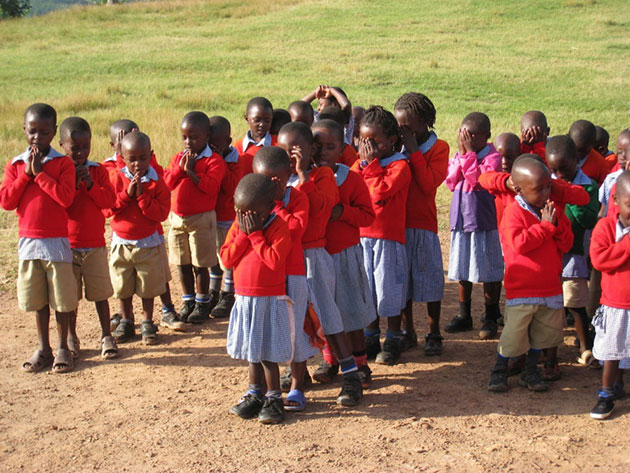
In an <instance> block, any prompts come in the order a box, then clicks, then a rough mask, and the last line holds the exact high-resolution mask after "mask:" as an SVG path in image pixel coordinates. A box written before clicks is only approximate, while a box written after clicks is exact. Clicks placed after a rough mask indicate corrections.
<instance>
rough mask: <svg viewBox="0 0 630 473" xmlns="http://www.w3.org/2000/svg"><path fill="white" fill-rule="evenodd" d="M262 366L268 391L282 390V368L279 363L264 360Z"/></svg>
mask: <svg viewBox="0 0 630 473" xmlns="http://www.w3.org/2000/svg"><path fill="white" fill-rule="evenodd" d="M262 368H263V371H264V373H265V381H266V383H267V391H280V370H279V369H278V363H273V362H271V361H263V362H262Z"/></svg>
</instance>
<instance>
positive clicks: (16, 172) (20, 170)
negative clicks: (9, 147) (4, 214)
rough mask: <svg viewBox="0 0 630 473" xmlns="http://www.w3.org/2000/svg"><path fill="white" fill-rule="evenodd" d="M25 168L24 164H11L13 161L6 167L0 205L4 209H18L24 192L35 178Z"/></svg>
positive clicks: (1, 186)
mask: <svg viewBox="0 0 630 473" xmlns="http://www.w3.org/2000/svg"><path fill="white" fill-rule="evenodd" d="M24 169H25V167H23V166H19V165H14V164H11V161H9V162H8V163H7V165H6V167H5V168H4V178H3V179H2V185H0V205H1V206H2V208H3V209H4V210H15V209H17V206H18V204H19V203H20V199H21V198H22V194H24V191H25V190H26V187H27V186H28V184H29V182H31V180H32V179H33V177H32V176H29V175H28V174H26V172H24Z"/></svg>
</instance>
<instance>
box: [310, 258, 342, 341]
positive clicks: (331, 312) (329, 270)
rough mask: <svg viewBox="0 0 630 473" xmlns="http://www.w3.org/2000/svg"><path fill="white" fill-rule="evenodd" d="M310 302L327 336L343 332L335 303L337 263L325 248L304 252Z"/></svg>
mask: <svg viewBox="0 0 630 473" xmlns="http://www.w3.org/2000/svg"><path fill="white" fill-rule="evenodd" d="M304 260H305V262H306V280H307V282H308V290H309V300H310V301H311V302H312V303H313V308H314V309H315V312H316V313H317V316H318V317H319V322H320V323H321V324H322V330H323V331H324V334H325V335H334V334H336V333H340V332H343V323H342V322H341V314H340V313H339V308H338V307H337V304H336V303H335V263H334V262H333V259H332V256H330V254H329V253H328V252H327V251H326V250H325V249H324V248H308V249H306V250H304Z"/></svg>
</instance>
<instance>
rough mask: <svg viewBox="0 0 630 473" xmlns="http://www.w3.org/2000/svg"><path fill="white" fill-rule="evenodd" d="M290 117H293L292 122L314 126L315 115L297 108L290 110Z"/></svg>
mask: <svg viewBox="0 0 630 473" xmlns="http://www.w3.org/2000/svg"><path fill="white" fill-rule="evenodd" d="M289 115H291V121H292V122H302V123H306V124H307V125H308V126H309V127H310V126H311V125H312V124H313V114H311V113H308V112H307V111H304V110H301V109H298V108H297V107H292V108H289Z"/></svg>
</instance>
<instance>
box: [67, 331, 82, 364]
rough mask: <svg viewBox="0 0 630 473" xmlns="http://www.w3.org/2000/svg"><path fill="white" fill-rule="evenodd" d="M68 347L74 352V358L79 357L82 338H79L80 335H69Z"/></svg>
mask: <svg viewBox="0 0 630 473" xmlns="http://www.w3.org/2000/svg"><path fill="white" fill-rule="evenodd" d="M68 349H69V350H70V353H72V358H74V359H77V358H79V355H80V352H81V340H79V337H73V336H72V335H68Z"/></svg>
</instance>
